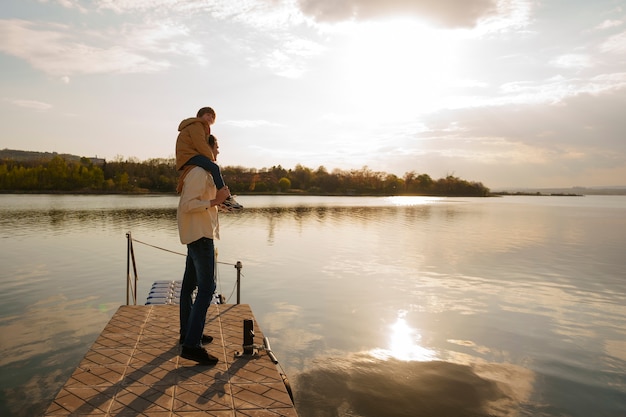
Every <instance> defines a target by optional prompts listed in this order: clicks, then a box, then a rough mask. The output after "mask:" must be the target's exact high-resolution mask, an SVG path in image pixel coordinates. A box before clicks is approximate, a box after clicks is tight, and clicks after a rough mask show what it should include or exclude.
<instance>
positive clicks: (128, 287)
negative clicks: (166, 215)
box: [126, 232, 139, 305]
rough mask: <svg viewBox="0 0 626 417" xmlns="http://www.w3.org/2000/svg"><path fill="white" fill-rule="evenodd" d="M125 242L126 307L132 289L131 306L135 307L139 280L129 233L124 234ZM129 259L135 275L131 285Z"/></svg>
mask: <svg viewBox="0 0 626 417" xmlns="http://www.w3.org/2000/svg"><path fill="white" fill-rule="evenodd" d="M126 240H127V241H128V244H127V251H126V305H129V304H130V299H129V294H130V293H131V289H132V295H133V304H134V305H137V281H138V280H139V278H138V277H137V264H136V263H135V251H134V249H133V239H132V237H131V234H130V232H126ZM131 258H132V260H133V272H134V275H135V282H134V283H133V284H131V280H130V260H131Z"/></svg>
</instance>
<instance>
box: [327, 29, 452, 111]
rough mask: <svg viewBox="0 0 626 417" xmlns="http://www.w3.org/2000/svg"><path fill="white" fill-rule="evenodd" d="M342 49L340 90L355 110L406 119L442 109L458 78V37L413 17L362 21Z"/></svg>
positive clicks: (348, 32) (349, 34)
mask: <svg viewBox="0 0 626 417" xmlns="http://www.w3.org/2000/svg"><path fill="white" fill-rule="evenodd" d="M345 33H346V35H345V36H346V37H345V41H344V42H343V45H341V50H342V54H341V56H340V57H339V60H340V64H339V67H340V72H341V74H342V76H341V77H340V80H341V84H342V85H341V86H340V87H339V88H340V89H341V90H342V91H343V94H345V96H346V97H349V98H350V99H351V101H352V104H354V105H355V106H357V107H358V106H364V107H366V106H369V107H373V106H375V108H376V109H377V112H378V114H377V117H382V118H384V119H390V120H389V121H393V120H394V119H399V120H400V119H405V118H406V116H407V115H408V116H410V115H414V114H419V113H423V112H428V111H432V110H433V109H436V108H438V107H441V106H442V105H444V100H445V97H446V96H447V94H448V92H449V89H450V87H451V85H453V84H454V79H455V77H456V68H457V67H458V62H456V56H457V55H456V54H455V53H454V49H455V42H454V38H453V37H451V36H450V35H449V34H446V33H444V32H442V31H437V30H435V29H432V28H430V27H427V26H423V25H420V24H419V23H417V22H416V21H413V20H409V19H405V20H403V19H399V20H389V21H384V22H372V23H360V24H358V25H356V24H355V25H351V28H350V30H346V32H345Z"/></svg>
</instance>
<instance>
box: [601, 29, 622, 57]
mask: <svg viewBox="0 0 626 417" xmlns="http://www.w3.org/2000/svg"><path fill="white" fill-rule="evenodd" d="M600 50H601V51H602V52H607V53H613V54H626V32H622V33H618V34H617V35H613V36H611V37H610V38H608V39H607V40H606V41H605V42H603V43H602V45H600Z"/></svg>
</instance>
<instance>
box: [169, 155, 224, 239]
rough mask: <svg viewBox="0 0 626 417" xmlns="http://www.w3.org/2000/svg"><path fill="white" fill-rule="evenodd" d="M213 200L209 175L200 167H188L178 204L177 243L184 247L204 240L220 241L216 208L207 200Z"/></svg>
mask: <svg viewBox="0 0 626 417" xmlns="http://www.w3.org/2000/svg"><path fill="white" fill-rule="evenodd" d="M216 196H217V188H216V187H215V183H214V182H213V177H212V176H211V174H209V173H208V172H206V171H205V170H204V169H202V168H200V167H191V169H190V170H189V172H188V174H187V176H186V177H185V180H184V181H183V190H182V192H181V194H180V200H179V202H178V210H177V211H176V219H177V222H178V234H179V236H180V242H181V243H182V244H184V245H187V244H189V243H192V242H195V241H196V240H198V239H200V238H203V237H207V238H209V239H219V238H220V225H219V221H218V216H217V206H213V207H211V200H213V199H215V197H216Z"/></svg>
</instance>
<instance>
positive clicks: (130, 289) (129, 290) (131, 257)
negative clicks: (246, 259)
mask: <svg viewBox="0 0 626 417" xmlns="http://www.w3.org/2000/svg"><path fill="white" fill-rule="evenodd" d="M126 240H127V251H126V305H129V304H130V298H131V296H132V301H133V304H134V305H137V282H138V281H139V276H138V274H137V262H136V260H135V250H134V247H133V242H136V243H140V244H142V245H145V246H149V247H151V248H154V249H158V250H162V251H164V252H169V253H173V254H175V255H181V256H187V255H186V254H184V253H181V252H176V251H173V250H170V249H166V248H162V247H159V246H155V245H152V244H149V243H146V242H142V241H140V240H137V239H133V237H132V234H131V232H126ZM131 263H132V266H133V274H134V279H133V278H131V274H130V266H131ZM216 264H222V265H232V266H234V267H235V268H236V269H237V282H236V283H235V286H236V289H237V304H240V303H241V268H243V265H242V263H241V261H237V262H236V263H234V264H232V263H229V262H220V261H216ZM233 292H234V289H233ZM231 296H232V293H231ZM229 299H230V297H229Z"/></svg>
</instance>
